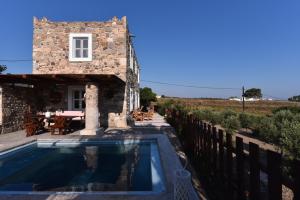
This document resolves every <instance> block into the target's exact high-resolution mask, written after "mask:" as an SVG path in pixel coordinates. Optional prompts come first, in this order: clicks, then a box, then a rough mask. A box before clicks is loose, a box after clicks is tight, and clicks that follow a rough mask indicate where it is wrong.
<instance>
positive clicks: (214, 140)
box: [212, 127, 217, 174]
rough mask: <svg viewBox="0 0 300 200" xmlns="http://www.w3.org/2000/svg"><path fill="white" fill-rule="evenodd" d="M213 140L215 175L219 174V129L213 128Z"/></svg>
mask: <svg viewBox="0 0 300 200" xmlns="http://www.w3.org/2000/svg"><path fill="white" fill-rule="evenodd" d="M212 132H213V133H212V134H213V135H212V139H213V153H212V154H213V159H212V160H213V171H214V174H216V173H217V128H216V127H213V129H212Z"/></svg>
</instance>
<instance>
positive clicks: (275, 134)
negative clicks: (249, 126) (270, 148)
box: [256, 117, 280, 144]
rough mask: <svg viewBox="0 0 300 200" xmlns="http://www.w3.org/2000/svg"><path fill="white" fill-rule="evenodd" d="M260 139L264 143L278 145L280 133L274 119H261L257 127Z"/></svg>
mask: <svg viewBox="0 0 300 200" xmlns="http://www.w3.org/2000/svg"><path fill="white" fill-rule="evenodd" d="M256 130H257V132H256V133H257V134H258V137H259V138H261V139H262V140H263V141H266V142H268V143H272V144H278V143H279V140H280V139H279V138H280V132H279V131H278V128H277V127H276V125H275V122H274V119H273V118H269V117H261V118H260V122H259V123H257V126H256Z"/></svg>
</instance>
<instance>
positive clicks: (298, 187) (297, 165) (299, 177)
mask: <svg viewBox="0 0 300 200" xmlns="http://www.w3.org/2000/svg"><path fill="white" fill-rule="evenodd" d="M293 173H294V200H300V160H294V166H293Z"/></svg>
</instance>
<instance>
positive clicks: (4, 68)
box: [0, 65, 7, 74]
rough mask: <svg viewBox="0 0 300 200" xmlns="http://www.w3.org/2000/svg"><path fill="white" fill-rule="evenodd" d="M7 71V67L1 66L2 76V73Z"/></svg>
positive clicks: (0, 72)
mask: <svg viewBox="0 0 300 200" xmlns="http://www.w3.org/2000/svg"><path fill="white" fill-rule="evenodd" d="M5 70H7V67H6V65H0V74H2V72H4V71H5Z"/></svg>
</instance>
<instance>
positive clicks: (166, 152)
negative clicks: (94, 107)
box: [0, 134, 182, 199]
mask: <svg viewBox="0 0 300 200" xmlns="http://www.w3.org/2000/svg"><path fill="white" fill-rule="evenodd" d="M124 139H131V140H132V139H134V140H142V139H143V140H145V139H155V140H157V146H158V153H159V158H160V162H161V167H162V171H163V174H164V183H165V184H164V185H165V188H164V189H163V191H161V192H154V191H116V192H115V191H112V192H110V191H107V192H25V193H24V192H14V191H12V192H8V191H7V192H0V199H1V198H2V197H5V199H8V197H12V199H19V198H20V199H22V198H21V197H28V196H35V197H42V196H47V195H55V196H60V197H61V198H62V199H63V197H65V196H70V195H79V197H80V198H83V199H89V198H88V197H92V196H97V197H105V196H106V197H105V198H104V199H118V198H119V197H120V196H122V195H125V196H126V199H131V198H137V197H138V196H140V197H141V196H143V198H145V199H148V198H147V197H149V199H152V197H153V199H157V198H160V199H170V198H171V197H172V196H173V181H174V177H173V176H174V173H173V172H174V171H175V170H177V169H182V165H181V163H180V161H179V158H178V157H177V155H176V152H175V150H174V148H173V146H172V145H171V143H170V141H169V139H168V137H167V136H166V135H165V134H141V135H138V134H135V135H132V134H124V135H102V136H94V137H78V138H74V137H72V138H66V139H61V138H59V139H53V138H49V139H37V141H36V142H47V141H56V142H61V141H66V140H68V141H73V142H80V141H81V142H82V141H90V142H91V141H97V140H102V141H104V140H124ZM31 143H32V142H31ZM26 145H30V143H28V144H26ZM23 146H24V145H23ZM17 148H22V146H19V147H17ZM9 151H10V150H9ZM38 199H42V198H38Z"/></svg>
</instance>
